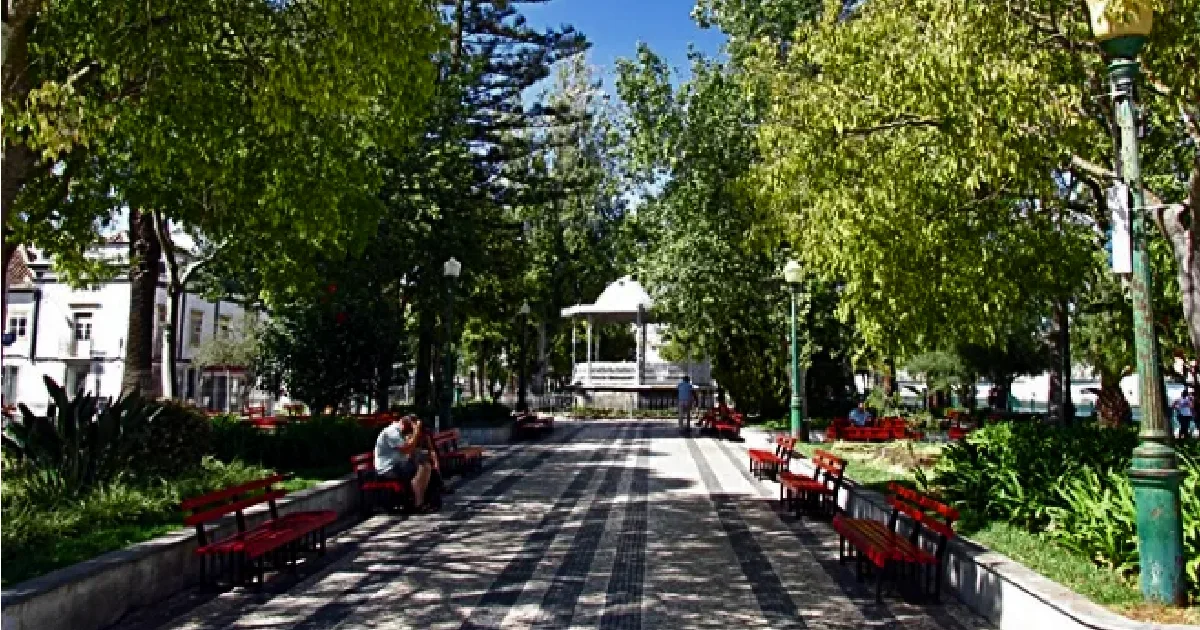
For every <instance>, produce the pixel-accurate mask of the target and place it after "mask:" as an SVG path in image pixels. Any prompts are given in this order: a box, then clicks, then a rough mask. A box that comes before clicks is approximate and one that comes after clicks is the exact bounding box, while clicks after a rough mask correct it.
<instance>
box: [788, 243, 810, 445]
mask: <svg viewBox="0 0 1200 630" xmlns="http://www.w3.org/2000/svg"><path fill="white" fill-rule="evenodd" d="M783 279H784V281H786V282H787V285H788V289H789V290H790V291H791V294H792V436H793V437H799V438H801V439H802V440H803V441H805V442H807V441H808V431H805V430H803V428H804V427H803V424H804V418H803V416H802V414H801V409H800V344H799V341H798V339H797V336H796V293H797V292H798V291H799V290H800V285H801V283H803V282H804V270H802V269H801V268H800V263H798V262H796V261H795V260H789V261H788V262H787V264H786V265H784V267H783Z"/></svg>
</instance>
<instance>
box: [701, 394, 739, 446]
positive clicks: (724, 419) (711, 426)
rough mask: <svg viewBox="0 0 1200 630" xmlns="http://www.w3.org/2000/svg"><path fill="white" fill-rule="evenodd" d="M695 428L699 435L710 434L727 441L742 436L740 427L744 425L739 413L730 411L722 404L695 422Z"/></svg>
mask: <svg viewBox="0 0 1200 630" xmlns="http://www.w3.org/2000/svg"><path fill="white" fill-rule="evenodd" d="M696 424H697V426H698V427H699V428H700V432H701V433H705V432H707V433H712V434H713V435H715V436H717V437H726V438H728V439H737V438H739V437H740V436H741V434H742V426H743V425H744V424H745V419H744V418H743V417H742V414H741V413H738V412H737V411H734V410H732V409H730V408H729V407H728V406H727V405H725V404H724V403H722V404H721V405H720V406H718V407H715V408H713V409H709V410H708V411H706V412H704V415H702V416H700V420H699V421H697V423H696Z"/></svg>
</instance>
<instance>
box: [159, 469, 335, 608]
mask: <svg viewBox="0 0 1200 630" xmlns="http://www.w3.org/2000/svg"><path fill="white" fill-rule="evenodd" d="M286 479H287V477H286V476H284V475H272V476H270V477H266V478H263V479H259V480H257V481H252V482H250V483H245V484H242V485H240V486H233V487H230V488H225V489H224V490H218V491H216V492H210V493H208V494H205V495H202V496H198V497H193V498H190V499H187V500H185V501H184V502H183V503H182V505H181V506H180V507H181V508H182V510H183V511H184V513H185V514H188V513H190V514H188V515H187V516H185V517H184V519H183V522H184V524H185V525H188V526H194V527H195V528H196V540H197V547H196V551H195V554H196V555H198V556H200V557H201V559H202V561H203V563H204V564H203V565H202V574H201V576H202V577H201V580H202V581H207V575H208V564H209V561H210V560H214V561H215V562H216V563H217V564H218V565H219V566H220V567H221V568H222V569H224V568H225V565H226V563H229V564H230V565H231V568H232V571H233V575H234V581H235V582H237V583H241V582H243V581H244V578H245V577H246V571H247V570H249V571H250V577H251V579H252V580H253V577H254V576H255V575H257V576H258V583H259V584H260V585H261V584H262V583H263V576H264V573H265V571H266V561H267V557H268V556H272V559H273V565H274V566H275V567H279V566H281V565H282V564H284V563H288V562H291V563H294V562H295V559H296V552H298V551H316V552H318V553H324V552H325V527H326V526H328V525H330V524H332V523H333V522H334V521H336V520H337V512H335V511H333V510H319V511H312V512H292V513H291V514H283V515H280V514H279V510H278V508H277V507H276V505H275V502H276V501H277V500H278V499H281V498H283V497H284V496H286V495H287V491H286V490H282V489H277V488H275V485H276V484H278V483H280V482H282V481H284V480H286ZM264 503H265V504H266V505H267V509H268V510H269V511H270V518H269V519H268V520H266V521H265V522H263V523H261V524H259V525H258V526H256V527H253V528H248V527H247V526H246V515H245V511H246V510H247V509H248V508H251V507H254V506H256V505H261V504H264ZM226 514H234V515H235V522H236V524H237V531H236V532H234V533H233V534H230V535H229V536H226V537H224V538H222V539H220V540H210V538H209V533H210V532H209V531H208V530H207V529H206V528H205V524H207V523H212V522H214V521H217V520H220V519H221V518H222V517H224V516H225V515H226Z"/></svg>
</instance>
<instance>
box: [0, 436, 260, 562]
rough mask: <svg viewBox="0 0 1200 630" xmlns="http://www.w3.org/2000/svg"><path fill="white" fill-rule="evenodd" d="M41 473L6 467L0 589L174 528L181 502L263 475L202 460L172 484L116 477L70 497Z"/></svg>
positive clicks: (256, 470)
mask: <svg viewBox="0 0 1200 630" xmlns="http://www.w3.org/2000/svg"><path fill="white" fill-rule="evenodd" d="M46 472H48V471H46V470H37V471H30V474H23V473H22V471H20V470H19V469H14V468H13V467H12V466H10V465H7V464H6V467H5V470H4V473H5V474H4V478H3V490H2V492H0V497H2V499H0V500H2V502H3V509H4V527H3V528H2V529H0V546H3V548H4V551H5V561H4V575H3V580H4V583H5V584H11V583H14V582H17V581H20V580H23V579H27V578H30V577H34V576H36V575H40V574H41V573H45V572H47V571H50V570H53V569H55V568H58V567H60V566H66V565H68V564H72V563H75V562H79V561H82V560H86V559H87V558H90V557H92V556H95V555H96V554H99V553H104V552H105V551H110V550H112V549H118V548H120V547H122V546H124V545H127V544H130V543H132V542H138V541H141V540H146V539H148V538H151V537H153V536H154V535H156V534H158V533H161V532H162V531H164V530H169V529H173V528H176V527H180V526H181V524H180V519H181V515H180V513H179V504H180V502H181V501H183V499H185V498H188V497H192V496H196V495H200V494H204V493H206V492H212V491H214V490H218V489H221V488H224V487H228V486H231V485H237V484H241V483H246V482H248V481H252V480H254V479H260V478H262V477H265V476H267V475H269V474H271V471H270V470H266V469H263V468H259V467H255V466H248V465H245V464H242V463H232V464H226V463H222V462H220V461H218V460H216V459H214V458H212V457H206V458H204V459H203V460H202V461H201V463H200V465H199V466H197V467H196V468H194V469H192V470H191V471H190V472H189V473H188V474H187V475H185V476H183V477H180V478H177V479H152V480H142V481H137V480H133V479H131V478H129V477H127V476H125V475H119V476H118V477H116V478H115V479H113V480H110V481H108V482H105V483H102V484H99V485H97V486H95V487H94V488H92V489H90V490H89V491H86V492H84V493H82V494H71V493H68V492H55V491H54V490H53V484H51V485H50V486H47V485H46V475H45V473H46Z"/></svg>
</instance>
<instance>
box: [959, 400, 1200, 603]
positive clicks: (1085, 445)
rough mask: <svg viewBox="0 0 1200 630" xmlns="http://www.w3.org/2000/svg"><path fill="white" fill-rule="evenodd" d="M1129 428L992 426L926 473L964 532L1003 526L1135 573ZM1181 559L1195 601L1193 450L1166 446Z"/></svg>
mask: <svg viewBox="0 0 1200 630" xmlns="http://www.w3.org/2000/svg"><path fill="white" fill-rule="evenodd" d="M1136 444H1137V433H1136V430H1135V429H1133V428H1115V429H1107V428H1099V427H1097V426H1095V425H1080V426H1074V427H1054V426H1048V425H1044V424H1041V423H1025V422H1021V423H1003V424H995V425H991V426H988V427H985V428H983V429H980V430H979V431H976V432H974V433H972V434H971V435H970V436H968V437H967V439H966V440H965V441H963V442H961V443H957V444H953V445H950V446H948V447H947V448H946V449H945V450H944V451H943V453H942V458H941V459H940V460H939V462H938V465H937V468H936V473H937V477H936V483H937V485H938V486H939V488H940V490H941V492H942V494H943V495H944V496H945V497H946V498H947V499H949V500H951V501H952V502H953V503H955V504H956V505H957V506H958V507H959V508H960V509H962V510H963V518H964V524H965V525H966V526H967V527H968V528H974V527H977V526H980V525H982V524H984V523H987V522H1010V523H1012V524H1014V525H1017V526H1018V527H1021V528H1023V529H1026V530H1028V531H1032V532H1045V535H1046V536H1047V537H1049V538H1051V539H1053V540H1055V541H1057V542H1058V543H1059V544H1060V545H1061V546H1063V547H1064V548H1066V549H1069V550H1071V551H1073V552H1075V553H1077V554H1079V555H1080V556H1082V557H1085V558H1088V559H1090V560H1092V561H1093V562H1095V563H1097V564H1099V565H1102V566H1107V567H1110V568H1112V569H1115V570H1116V571H1118V572H1121V573H1125V574H1131V573H1133V572H1135V571H1136V570H1137V566H1138V549H1137V522H1136V513H1135V509H1134V500H1133V488H1132V486H1131V484H1130V482H1129V476H1128V472H1127V471H1128V468H1129V466H1130V463H1131V460H1132V454H1133V448H1134V446H1136ZM1176 448H1177V450H1178V451H1179V454H1180V464H1181V468H1182V469H1183V471H1184V473H1185V474H1184V478H1183V481H1182V485H1181V488H1180V496H1181V500H1182V508H1183V509H1182V512H1183V529H1184V556H1185V562H1186V568H1187V573H1188V579H1189V582H1190V585H1191V586H1190V588H1191V591H1192V593H1193V594H1200V579H1198V578H1200V497H1198V496H1197V490H1200V465H1198V464H1197V454H1198V451H1200V449H1198V448H1197V445H1196V444H1195V443H1194V442H1188V443H1183V444H1177V445H1176Z"/></svg>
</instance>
